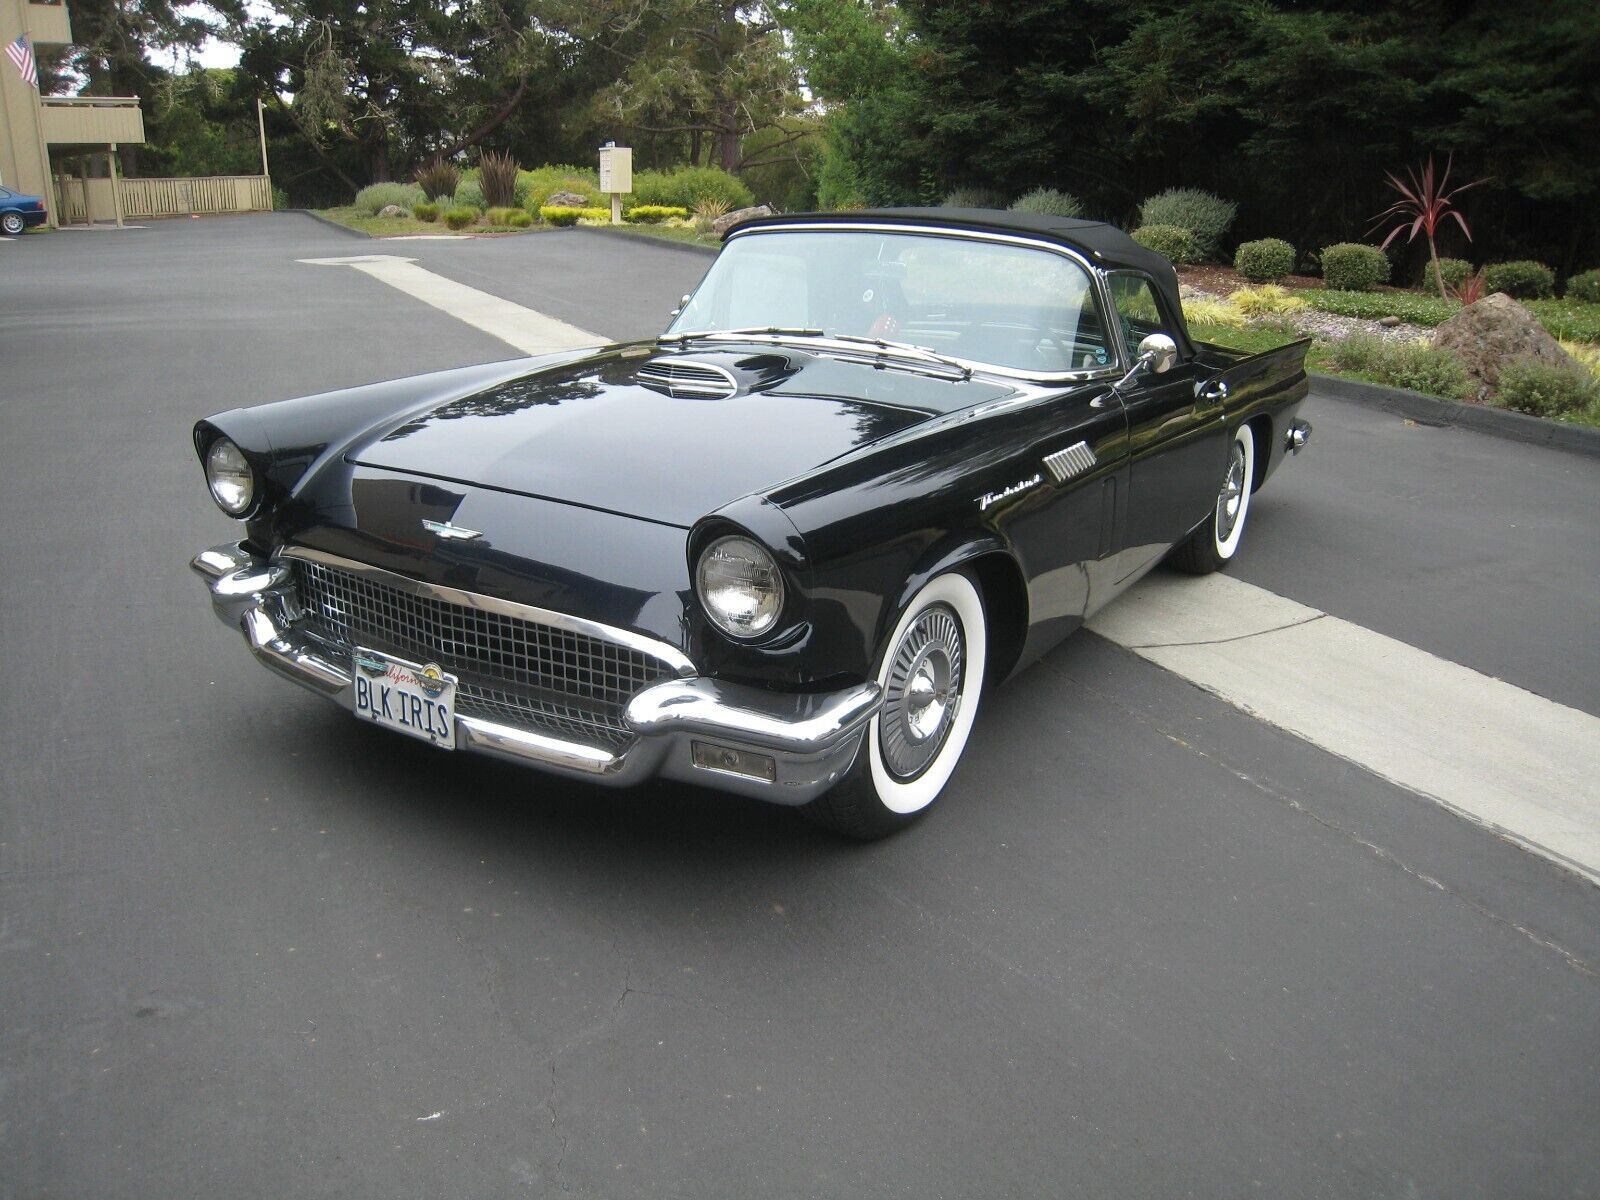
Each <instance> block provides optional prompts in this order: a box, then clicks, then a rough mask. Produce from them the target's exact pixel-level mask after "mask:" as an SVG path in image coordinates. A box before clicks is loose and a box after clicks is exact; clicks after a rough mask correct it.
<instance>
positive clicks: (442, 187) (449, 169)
mask: <svg viewBox="0 0 1600 1200" xmlns="http://www.w3.org/2000/svg"><path fill="white" fill-rule="evenodd" d="M417 186H418V187H420V188H421V189H422V191H423V193H424V194H425V195H426V196H427V197H428V199H429V200H448V199H450V197H451V196H454V195H455V194H456V188H458V187H460V186H461V169H460V168H459V167H457V166H456V165H455V163H450V162H445V161H443V160H442V159H437V158H436V159H434V160H433V161H432V162H430V163H428V164H427V165H426V166H423V167H420V168H418V170H417Z"/></svg>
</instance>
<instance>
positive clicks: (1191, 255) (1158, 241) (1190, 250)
mask: <svg viewBox="0 0 1600 1200" xmlns="http://www.w3.org/2000/svg"><path fill="white" fill-rule="evenodd" d="M1129 236H1130V237H1132V238H1133V240H1134V241H1136V242H1138V243H1139V245H1141V246H1143V247H1144V248H1145V249H1146V250H1154V251H1155V252H1156V253H1157V254H1159V255H1162V256H1163V257H1165V258H1168V259H1170V260H1172V261H1173V262H1175V263H1192V262H1196V261H1198V260H1199V257H1200V251H1199V247H1198V246H1197V245H1196V244H1195V240H1194V234H1192V233H1190V232H1189V231H1188V230H1187V229H1184V228H1183V227H1182V226H1180V225H1141V226H1140V227H1139V228H1138V229H1135V230H1134V231H1133V233H1131V234H1130V235H1129Z"/></svg>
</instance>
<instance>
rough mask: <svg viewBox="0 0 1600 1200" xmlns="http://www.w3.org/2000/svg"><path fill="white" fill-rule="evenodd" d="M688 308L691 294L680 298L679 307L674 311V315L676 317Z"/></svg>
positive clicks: (685, 294) (686, 293)
mask: <svg viewBox="0 0 1600 1200" xmlns="http://www.w3.org/2000/svg"><path fill="white" fill-rule="evenodd" d="M688 307H689V293H688V292H685V293H684V294H683V295H681V296H679V297H678V307H677V308H675V309H673V310H672V315H673V316H674V317H675V316H677V315H678V314H679V313H681V312H682V311H683V310H684V309H686V308H688Z"/></svg>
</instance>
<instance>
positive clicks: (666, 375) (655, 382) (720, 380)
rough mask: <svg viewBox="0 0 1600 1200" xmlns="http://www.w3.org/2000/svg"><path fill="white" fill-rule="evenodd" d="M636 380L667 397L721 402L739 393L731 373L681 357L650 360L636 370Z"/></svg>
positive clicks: (737, 385)
mask: <svg viewBox="0 0 1600 1200" xmlns="http://www.w3.org/2000/svg"><path fill="white" fill-rule="evenodd" d="M637 378H638V380H639V382H640V383H642V384H644V385H645V387H647V388H654V389H655V390H656V391H658V392H665V393H666V394H667V395H669V396H688V397H693V398H695V399H699V400H720V399H722V398H723V397H725V396H732V395H733V394H735V393H736V392H737V391H738V390H739V384H738V382H737V381H736V380H735V379H734V377H733V376H732V374H730V373H729V372H727V371H724V370H723V369H722V368H721V367H714V366H712V365H711V364H710V363H703V362H694V361H691V360H687V359H681V358H656V359H651V360H650V361H649V362H647V363H645V364H644V366H642V367H640V368H639V372H638V375H637Z"/></svg>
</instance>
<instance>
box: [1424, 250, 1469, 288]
mask: <svg viewBox="0 0 1600 1200" xmlns="http://www.w3.org/2000/svg"><path fill="white" fill-rule="evenodd" d="M1439 274H1440V275H1443V276H1444V285H1445V287H1447V288H1450V289H1452V290H1454V289H1455V288H1458V287H1460V286H1461V285H1462V284H1463V283H1465V282H1466V281H1467V280H1468V279H1470V278H1471V277H1472V276H1473V275H1474V274H1475V272H1474V271H1473V269H1472V264H1471V263H1469V262H1468V261H1467V260H1466V259H1464V258H1441V259H1440V260H1439ZM1422 286H1423V288H1424V289H1425V290H1427V291H1429V292H1432V293H1433V294H1434V295H1435V296H1437V295H1438V294H1439V281H1438V279H1437V278H1436V277H1435V276H1434V273H1433V260H1432V259H1429V260H1428V263H1427V265H1426V266H1424V267H1423V268H1422Z"/></svg>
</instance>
